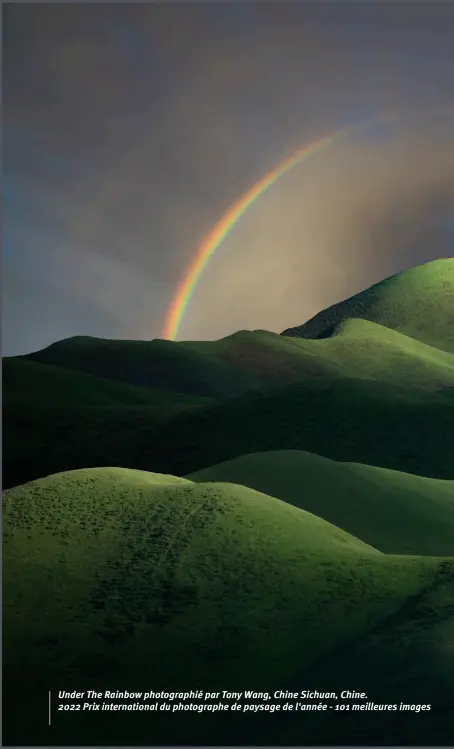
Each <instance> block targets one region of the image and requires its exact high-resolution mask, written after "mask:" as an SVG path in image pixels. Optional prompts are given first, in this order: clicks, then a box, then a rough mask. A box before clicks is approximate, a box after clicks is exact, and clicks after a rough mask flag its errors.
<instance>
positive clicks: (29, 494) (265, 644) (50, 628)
mask: <svg viewBox="0 0 454 749" xmlns="http://www.w3.org/2000/svg"><path fill="white" fill-rule="evenodd" d="M3 540H4V554H3V574H4V576H3V603H4V628H3V642H4V664H3V668H4V671H3V679H4V682H3V687H4V702H5V711H4V715H5V716H6V717H5V723H4V733H3V738H4V741H5V743H6V744H10V743H24V744H36V743H38V744H46V743H53V744H56V743H59V742H64V743H66V742H67V740H68V721H67V720H66V721H65V720H64V717H65V716H63V717H62V716H61V715H59V714H58V713H57V712H56V713H55V717H54V721H53V725H52V728H51V729H50V730H49V727H48V726H47V722H46V721H45V720H43V711H42V708H43V706H44V707H45V711H46V714H47V695H48V690H49V689H50V690H58V689H65V690H68V691H70V690H71V689H78V690H81V689H87V688H90V689H94V690H96V689H97V688H98V689H100V688H102V689H105V688H106V685H108V687H107V688H109V689H125V688H127V689H134V690H144V689H147V690H149V689H153V690H156V691H159V690H160V689H164V690H170V689H178V690H182V689H186V688H187V689H194V688H197V689H212V690H215V689H232V690H235V689H240V690H243V689H244V688H251V689H259V690H263V689H265V688H266V689H270V690H271V689H274V688H278V687H279V686H280V685H281V684H285V683H290V682H291V680H292V679H294V678H299V674H300V673H301V672H303V673H305V671H306V670H307V669H310V668H312V667H314V668H321V666H320V664H319V660H320V659H321V660H322V662H325V663H326V662H330V661H331V659H332V658H333V657H335V653H336V652H337V651H338V650H339V649H343V648H345V647H353V646H354V645H355V643H357V644H358V645H360V644H361V642H363V641H364V638H368V637H373V633H374V632H376V631H377V628H381V630H380V631H385V630H388V629H389V630H390V631H391V630H392V628H393V626H394V625H395V621H396V617H397V619H398V620H399V621H400V620H401V619H402V618H404V619H406V621H407V624H411V622H412V619H411V617H412V615H413V614H414V610H415V609H416V608H417V602H418V601H419V600H422V599H423V598H424V596H427V595H429V594H430V591H433V594H432V595H433V596H434V600H435V601H436V603H437V605H439V606H440V607H441V603H442V601H441V602H439V600H438V597H437V593H436V591H437V590H438V587H439V586H440V585H441V584H442V583H443V581H445V583H446V581H448V582H449V580H452V579H453V577H454V561H451V562H449V561H446V560H445V561H444V560H442V559H441V558H434V557H406V556H402V555H400V556H393V555H387V554H383V553H381V552H380V551H378V550H376V549H374V548H373V547H371V546H369V545H367V544H365V543H364V542H363V541H362V540H360V539H358V538H355V537H354V536H352V535H350V534H348V533H345V532H344V531H342V530H340V529H339V528H336V527H335V526H333V525H332V524H330V523H328V522H326V521H325V520H323V519H321V518H319V517H316V516H315V515H312V514H310V513H307V512H305V511H303V510H301V509H299V508H296V507H294V506H291V505H289V504H287V503H285V502H282V501H280V500H278V499H276V498H273V497H269V496H267V495H264V494H261V493H258V492H255V491H253V490H251V489H248V488H245V487H240V486H235V485H232V484H225V483H215V484H210V485H206V484H196V483H193V482H190V481H188V480H184V479H179V478H175V477H170V476H162V475H156V474H146V473H143V472H138V471H125V470H121V469H118V468H105V469H95V470H84V471H74V472H69V473H64V474H60V475H56V476H50V477H48V478H46V479H42V480H39V481H35V482H32V483H30V484H27V485H24V486H19V487H16V488H14V489H11V490H9V491H6V492H4V494H3ZM424 616H425V615H424V614H423V618H424ZM426 619H427V617H426ZM437 621H438V620H437ZM427 624H429V625H430V622H428V621H427ZM407 638H410V640H411V639H412V631H411V628H410V630H409V631H408V632H407ZM413 645H414V648H415V649H416V650H418V647H419V641H418V637H417V636H415V640H414V642H413ZM382 647H383V646H382ZM317 664H319V665H317ZM433 667H434V668H436V664H435V665H434V666H433ZM396 668H397V670H398V664H397V665H396ZM442 668H443V664H442V663H440V664H439V671H440V673H441V670H442ZM349 679H350V682H349V683H352V682H355V688H360V685H359V683H358V680H356V681H355V676H354V674H350V677H349ZM378 687H379V684H378V685H377V689H378ZM300 688H302V687H300ZM431 696H433V695H431V694H429V695H428V696H427V699H429V698H431ZM24 704H27V705H28V708H27V720H24V714H23V705H24ZM322 717H324V716H322ZM412 718H413V720H414V716H412ZM253 724H254V721H252V722H251V723H248V721H246V722H245V723H244V724H243V723H242V720H241V718H239V720H238V721H236V720H235V718H234V717H233V714H227V715H226V716H221V717H220V718H216V720H213V721H210V720H205V719H203V720H201V719H200V716H198V715H197V714H196V715H195V716H193V717H192V719H191V716H188V717H187V719H186V718H183V719H182V720H176V719H175V717H174V716H172V717H167V718H166V716H165V715H164V716H161V717H158V716H156V719H155V720H153V721H152V723H150V714H149V713H134V714H131V713H130V714H129V715H128V714H119V713H117V714H115V715H113V714H112V713H106V714H105V715H104V714H102V713H97V714H96V715H95V716H91V715H90V714H89V713H81V714H79V715H78V716H77V720H74V721H71V723H70V725H71V729H70V730H71V739H72V741H73V742H74V743H78V744H98V743H101V744H105V743H111V742H114V743H116V744H118V743H123V742H125V741H126V742H127V741H130V742H132V743H138V744H140V743H142V744H149V743H150V739H151V734H152V742H151V743H166V744H169V743H175V742H176V741H180V742H181V741H184V743H200V742H201V741H202V743H207V742H208V740H210V741H212V742H213V743H221V744H222V743H223V742H225V741H226V740H228V738H229V737H231V736H232V735H234V734H235V731H237V730H240V729H241V732H242V734H241V735H242V736H243V740H244V741H245V743H247V740H246V739H248V738H249V737H250V736H252V737H253V736H254V734H253V733H252V734H251V733H250V732H251V730H252V729H251V726H253ZM276 725H279V723H277V724H276ZM248 726H249V728H248ZM287 728H288V727H287ZM286 730H287V729H286ZM248 731H249V734H248ZM150 732H151V733H150ZM423 738H425V740H426V741H427V740H428V736H427V735H426V736H424V737H423ZM202 739H203V740H202ZM341 739H342V737H341ZM344 739H346V741H347V742H348V739H349V735H348V732H347V733H345V734H344ZM369 739H371V737H370V736H369ZM237 740H238V736H237ZM394 740H395V741H396V742H397V743H398V740H399V732H397V733H395V734H394V735H393V741H394ZM341 743H342V741H341Z"/></svg>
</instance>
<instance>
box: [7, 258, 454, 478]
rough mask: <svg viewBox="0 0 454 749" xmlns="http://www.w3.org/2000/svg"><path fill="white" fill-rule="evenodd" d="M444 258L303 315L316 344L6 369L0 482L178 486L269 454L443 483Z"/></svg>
mask: <svg viewBox="0 0 454 749" xmlns="http://www.w3.org/2000/svg"><path fill="white" fill-rule="evenodd" d="M453 262H454V261H453V260H449V259H448V260H443V261H435V262H433V263H428V264H427V265H425V266H421V267H419V268H415V269H413V270H412V271H407V272H405V273H403V274H401V275H400V276H396V277H393V278H392V279H388V280H386V281H384V282H382V284H379V285H378V287H372V289H371V290H369V291H370V293H369V291H368V292H363V294H360V295H357V297H353V298H352V300H347V301H346V302H345V303H342V304H341V305H337V306H336V307H335V308H331V310H327V311H325V312H322V313H320V315H319V316H317V318H314V320H318V321H319V322H320V321H323V320H327V319H328V318H329V319H331V317H332V314H334V316H335V317H336V321H337V322H336V326H335V334H333V331H334V328H332V326H331V328H330V330H331V333H330V335H329V336H328V337H327V336H326V335H325V333H326V331H325V333H324V334H323V336H322V337H321V338H320V337H317V336H318V333H317V330H319V329H318V328H317V329H315V328H314V327H313V326H314V325H315V323H313V322H311V321H310V323H307V324H306V326H302V327H301V328H298V329H294V330H293V332H292V331H291V332H290V333H289V335H288V336H287V335H277V334H274V333H268V332H266V331H239V332H238V333H235V334H233V335H231V336H228V337H227V338H224V339H221V340H219V341H202V342H194V341H192V342H178V343H175V342H170V341H159V340H157V341H108V340H102V339H94V338H83V337H82V338H73V339H67V340H65V341H60V342H57V343H55V344H53V345H52V346H49V347H48V348H47V349H44V350H43V351H39V352H36V353H34V354H30V355H29V356H26V357H13V358H9V359H8V358H7V359H5V360H4V361H3V370H4V392H3V398H4V404H5V408H4V436H5V439H4V445H5V452H4V482H5V483H4V485H5V486H6V487H11V486H14V485H17V484H21V483H24V482H26V481H29V480H31V479H34V478H38V477H40V476H45V475H48V474H50V473H56V472H59V471H64V470H71V469H76V468H84V467H91V466H97V465H119V466H123V467H130V468H136V469H143V470H155V471H160V472H165V473H172V474H180V475H183V474H186V473H190V472H192V471H196V470H199V469H202V468H205V467H207V466H210V465H214V464H216V463H219V462H223V461H225V460H228V459H230V458H233V457H237V456H240V455H243V454H248V453H253V452H262V451H265V450H281V449H292V450H306V451H308V452H312V453H318V454H320V455H324V456H326V457H329V458H332V459H335V460H342V461H354V462H363V463H367V464H370V465H376V466H382V467H386V468H392V469H396V470H403V471H406V472H410V473H417V474H420V475H425V476H430V477H434V478H445V479H451V478H453V477H454V475H453V467H452V461H451V459H450V455H452V454H453V452H454V428H453V423H454V411H453V408H454V400H453V393H454V353H453V352H451V351H449V350H447V349H448V348H449V345H448V343H449V340H448V339H449V335H450V330H451V328H450V326H449V324H448V323H449V320H450V319H451V318H450V314H451V313H450V311H449V309H451V308H450V307H449V304H448V303H449V298H450V294H451V291H452V289H451V281H450V279H451V270H452V267H453V265H452V264H453ZM377 288H378V291H377ZM431 295H432V296H431ZM358 299H359V300H360V301H361V299H368V300H369V301H370V300H375V301H374V303H373V304H372V302H371V304H370V305H369V307H367V305H366V304H365V303H364V304H362V302H361V304H362V306H361V304H360V303H359V302H358V303H357V300H358ZM355 300H356V301H355ZM393 300H394V301H395V304H394V301H393ZM368 303H369V302H368ZM452 306H453V308H454V305H452ZM366 307H367V310H368V312H367V315H368V316H369V318H372V317H375V318H376V319H375V321H374V320H371V319H366V318H365V315H366V313H365V311H364V310H366ZM333 310H334V312H333ZM361 310H362V311H361ZM412 311H413V312H414V326H416V328H417V330H416V328H415V330H416V333H415V335H416V334H417V337H415V338H412V337H410V336H409V332H414V331H413V329H411V330H410V328H411V325H410V323H409V315H410V313H411V314H413V312H412ZM391 312H392V314H391ZM360 313H361V314H360ZM363 313H364V314H363ZM330 315H331V317H330ZM355 315H356V316H355ZM361 315H362V316H361ZM399 315H401V316H400V317H399ZM333 319H334V318H333ZM319 322H317V325H319ZM410 322H411V321H410ZM384 323H387V324H388V325H389V326H390V327H385V325H384ZM412 324H413V323H412ZM307 326H309V327H307ZM393 326H394V327H393ZM320 330H321V328H320ZM295 331H296V332H297V333H295ZM301 331H303V333H304V337H297V334H298V335H301ZM311 331H312V333H311ZM418 331H419V332H418ZM421 331H422V332H421ZM287 332H288V331H287ZM319 332H320V331H319ZM429 333H430V340H429ZM305 336H309V337H305ZM422 338H424V339H425V340H424V342H423V341H422ZM440 341H441V348H437V345H438V344H440ZM447 342H448V343H447ZM187 406H191V409H188V408H187Z"/></svg>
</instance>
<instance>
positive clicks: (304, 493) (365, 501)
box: [187, 450, 454, 556]
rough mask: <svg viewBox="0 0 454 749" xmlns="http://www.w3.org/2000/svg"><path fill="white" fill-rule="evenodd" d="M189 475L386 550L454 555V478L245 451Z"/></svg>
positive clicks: (287, 453)
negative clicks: (294, 510) (269, 501)
mask: <svg viewBox="0 0 454 749" xmlns="http://www.w3.org/2000/svg"><path fill="white" fill-rule="evenodd" d="M187 478H189V479H191V480H192V481H197V482H199V483H200V482H219V481H226V482H230V483H232V484H241V485H243V486H247V487H250V488H251V489H255V490H257V491H260V492H263V493H264V494H269V495H271V496H273V497H278V498H279V499H281V500H283V501H285V502H288V503H289V504H291V505H294V506H295V507H300V508H301V509H303V510H307V511H308V512H312V513H315V514H316V515H319V516H320V517H322V518H324V519H325V520H327V521H328V522H330V523H333V525H336V526H337V527H339V528H343V530H345V531H347V532H348V533H351V534H352V535H354V536H357V537H358V538H361V539H362V540H363V541H366V542H367V543H369V544H371V545H372V546H374V547H375V548H377V549H380V551H383V552H386V553H390V554H427V555H435V556H436V555H440V554H441V555H447V556H454V481H440V480H436V479H428V478H422V477H421V476H415V475H413V474H409V473H402V472H400V471H390V470H387V469H385V468H374V467H372V466H367V465H363V464H360V463H338V462H336V461H334V460H328V459H327V458H323V457H321V456H319V455H313V454H311V453H305V452H302V451H297V450H295V451H293V450H287V451H285V450H282V451H276V452H266V453H256V454H253V455H242V456H240V457H239V458H234V459H233V460H230V461H227V462H226V463H221V464H219V465H215V466H212V467H211V468H206V469H204V470H202V471H198V472H196V473H193V474H190V475H189V476H188V477H187ZM209 485H210V484H209V483H208V484H207V486H209Z"/></svg>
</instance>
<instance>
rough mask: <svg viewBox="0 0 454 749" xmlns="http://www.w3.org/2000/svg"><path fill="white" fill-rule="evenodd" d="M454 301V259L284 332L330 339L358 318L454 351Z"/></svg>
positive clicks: (352, 299)
mask: <svg viewBox="0 0 454 749" xmlns="http://www.w3.org/2000/svg"><path fill="white" fill-rule="evenodd" d="M453 301H454V258H443V259H441V260H434V261H432V262H430V263H425V264H424V265H420V266H418V267H416V268H411V269H410V270H408V271H405V272H404V273H398V274H397V275H395V276H391V277H390V278H387V279H385V280H384V281H380V283H377V284H375V285H374V286H371V287H370V288H369V289H366V290H365V291H363V292H361V293H360V294H355V295H354V296H352V297H350V298H349V299H346V300H345V301H343V302H340V303H339V304H334V305H333V306H332V307H329V308H328V309H326V310H323V312H319V314H318V315H315V317H313V318H312V319H311V320H309V321H308V322H306V323H304V325H299V326H298V327H294V328H288V329H287V330H285V331H284V332H283V333H282V335H283V336H296V337H301V338H315V339H323V338H330V337H331V336H333V335H335V334H336V332H337V329H338V327H339V325H340V324H341V323H342V322H344V321H345V320H347V319H349V318H359V319H364V320H370V321H372V322H376V323H379V324H380V325H384V326H385V327H387V328H392V329H393V330H397V331H399V332H400V333H404V334H405V335H407V336H410V337H411V338H415V339H416V340H418V341H422V342H424V343H429V344H430V345H431V346H435V347H437V348H439V349H442V350H444V351H450V352H454V304H453Z"/></svg>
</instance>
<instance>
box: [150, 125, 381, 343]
mask: <svg viewBox="0 0 454 749" xmlns="http://www.w3.org/2000/svg"><path fill="white" fill-rule="evenodd" d="M390 119H392V117H390V116H383V117H376V118H374V119H373V120H368V121H367V122H362V123H360V124H356V125H350V126H349V127H345V128H343V129H341V130H337V131H336V132H334V133H332V134H331V135H326V136H324V137H322V138H319V139H317V140H315V141H312V142H311V143H309V144H308V145H306V146H303V147H302V148H299V149H298V150H297V151H296V152H295V153H294V154H293V155H292V156H290V157H287V158H286V159H284V160H283V161H281V162H280V163H279V164H278V165H277V166H276V167H275V168H274V169H272V170H271V171H270V172H268V173H267V174H265V176H264V177H262V179H260V180H259V181H258V182H256V184H255V185H254V186H253V187H251V188H250V189H249V190H248V191H247V192H245V193H244V194H243V195H242V196H241V197H240V198H239V199H238V200H236V201H235V203H233V205H232V206H231V207H230V208H229V209H228V210H227V212H226V213H225V214H224V215H223V216H222V218H221V219H220V220H219V221H218V222H217V224H215V226H214V227H213V228H212V230H211V231H210V232H209V234H207V235H206V237H205V238H204V240H203V241H202V243H201V244H200V246H199V248H198V250H197V253H196V256H195V258H194V259H193V261H192V263H191V265H190V266H189V268H188V270H187V272H186V274H185V276H184V278H183V280H182V281H181V283H180V284H179V285H178V288H177V290H176V293H175V295H174V297H173V299H172V301H171V304H170V306H169V308H168V310H167V314H166V318H165V321H164V329H163V332H162V337H163V338H167V339H168V340H171V341H174V340H176V337H177V335H178V331H179V329H180V326H181V323H182V320H183V317H184V315H185V313H186V310H187V308H188V305H189V303H190V301H191V299H192V297H193V295H194V292H195V289H196V287H197V284H198V283H199V281H200V278H201V276H202V274H203V272H204V271H205V270H206V268H207V267H208V264H209V262H210V260H211V259H212V257H213V255H214V253H215V252H216V250H217V249H218V248H219V246H220V245H221V244H222V242H223V241H224V239H225V238H226V236H227V235H228V234H229V232H230V231H231V230H232V229H233V227H234V226H235V224H236V223H237V222H238V221H239V219H240V218H241V216H243V214H244V213H245V212H246V211H247V210H248V208H249V207H250V206H251V205H252V204H253V203H254V202H255V201H256V200H257V198H259V197H260V196H261V195H263V193H264V192H265V191H266V190H268V188H269V187H271V185H273V184H274V183H275V182H276V181H277V180H278V179H279V177H282V176H283V175H284V174H285V173H286V172H288V171H289V170H290V169H292V168H293V167H295V166H296V165H297V164H299V163H300V162H301V161H303V159H305V158H308V157H309V156H313V155H314V154H316V153H318V152H319V151H322V150H324V149H326V148H328V147H329V146H331V145H332V144H333V143H335V142H336V141H338V140H339V139H341V138H343V137H345V136H347V135H350V134H352V133H353V132H354V131H355V130H362V129H365V128H367V127H369V126H371V125H372V124H378V123H379V122H384V121H389V120H390Z"/></svg>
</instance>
